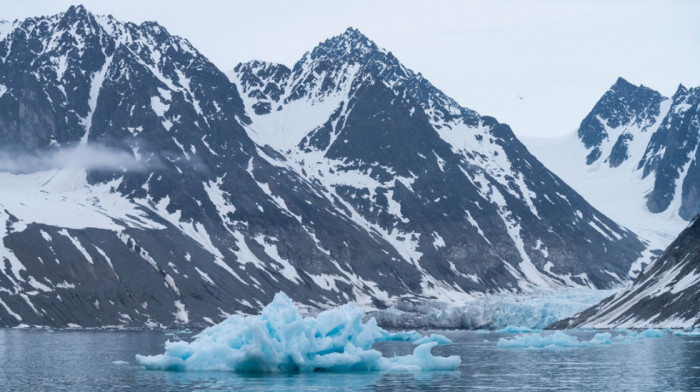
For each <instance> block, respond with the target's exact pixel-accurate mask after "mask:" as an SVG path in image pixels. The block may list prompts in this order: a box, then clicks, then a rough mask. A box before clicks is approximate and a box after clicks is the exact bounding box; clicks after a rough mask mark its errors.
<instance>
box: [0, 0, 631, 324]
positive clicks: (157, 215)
mask: <svg viewBox="0 0 700 392" xmlns="http://www.w3.org/2000/svg"><path fill="white" fill-rule="evenodd" d="M1 26H2V27H0V31H1V32H2V33H1V34H0V149H1V150H2V154H0V158H1V159H0V169H1V170H0V181H1V182H2V184H3V187H2V189H0V221H2V222H4V225H3V227H4V228H5V229H4V232H3V233H2V246H1V247H0V324H1V325H3V326H15V325H19V324H25V325H50V326H59V327H64V326H82V327H94V326H192V327H201V326H204V325H208V324H211V323H214V322H217V321H219V320H221V319H222V318H224V317H226V316H227V315H229V314H232V313H251V312H255V311H257V310H258V309H260V308H261V307H262V304H264V303H268V302H269V301H270V300H271V299H272V297H273V296H274V294H275V293H276V292H278V291H285V292H287V293H289V294H290V295H291V297H292V298H293V299H294V300H295V301H298V302H299V303H301V304H303V305H305V306H310V307H316V308H318V307H321V308H325V307H329V306H333V305H336V304H340V303H345V302H347V301H357V302H360V303H361V304H363V305H365V306H368V307H372V308H383V307H386V306H388V305H390V304H391V303H392V302H393V301H395V300H396V299H397V298H416V299H429V298H430V299H443V300H457V299H459V300H468V299H469V298H472V296H473V295H481V294H483V293H495V292H512V293H518V292H523V291H528V290H531V289H533V288H540V287H553V288H563V287H572V286H584V287H592V288H608V287H612V286H615V285H618V284H620V283H621V282H625V281H627V280H628V279H629V278H628V272H629V269H630V265H632V264H633V263H634V262H635V261H636V260H638V259H639V258H640V257H641V253H642V251H643V249H644V245H643V244H642V243H641V242H640V241H639V240H638V239H637V237H636V235H635V234H633V233H632V232H630V231H628V230H626V229H624V228H621V227H620V226H618V225H617V224H615V223H614V222H613V221H611V220H610V219H608V218H607V217H606V216H604V215H603V214H601V213H599V212H598V211H597V210H595V209H594V208H593V207H591V206H590V205H589V204H588V203H586V201H585V200H583V198H581V197H580V196H579V195H578V194H577V193H576V192H574V191H573V190H572V189H571V188H569V187H568V186H567V185H566V184H565V183H563V182H562V181H561V180H559V179H558V178H557V177H556V176H555V175H553V174H552V173H551V172H549V171H548V170H547V169H546V168H545V167H544V166H542V165H541V164H540V163H539V162H538V161H537V160H536V159H535V158H534V157H532V156H531V155H530V154H529V153H528V152H527V150H526V149H525V148H524V146H523V145H522V144H521V143H520V142H519V141H518V140H517V138H515V136H514V135H513V133H512V131H511V130H510V128H509V127H508V126H507V125H504V124H500V123H498V122H497V121H496V120H495V119H493V118H490V117H485V116H480V115H478V114H477V113H475V112H473V111H471V110H468V109H465V108H462V107H460V106H459V105H458V104H457V103H456V102H454V101H453V100H452V99H450V98H449V97H447V96H445V95H444V94H443V93H442V92H441V91H440V90H438V89H437V88H435V87H434V86H432V85H431V84H430V83H429V82H428V81H427V80H425V79H424V78H423V77H422V76H421V75H420V74H415V73H413V72H412V71H410V70H407V69H406V68H405V67H403V66H402V65H401V64H400V63H399V62H398V60H396V59H395V58H394V57H393V55H391V54H390V53H388V52H386V51H384V50H381V49H379V48H377V47H376V45H375V44H374V43H372V42H371V41H369V40H368V39H367V38H366V37H364V36H363V35H362V34H360V33H359V32H358V31H357V30H352V29H350V30H348V31H347V32H346V33H344V34H342V35H340V36H338V37H334V38H332V39H330V40H328V41H326V42H324V43H322V44H321V45H319V46H318V47H317V48H315V49H314V50H313V51H312V52H310V53H307V54H306V55H305V56H304V57H303V58H302V60H300V62H298V63H297V64H296V65H295V66H294V67H293V68H292V69H289V68H286V67H284V66H281V65H274V64H266V63H261V62H251V63H247V64H243V65H240V66H238V67H237V68H236V69H238V70H239V72H237V73H236V75H235V77H234V79H235V83H232V82H230V81H229V79H228V78H227V77H226V75H224V74H223V73H222V72H221V71H220V70H218V69H217V68H216V67H215V66H214V65H213V64H212V63H211V62H209V61H208V60H207V59H206V58H205V57H204V56H203V55H202V54H200V53H199V52H198V51H197V50H196V49H195V48H194V47H192V45H191V44H190V43H189V42H188V41H187V40H185V39H183V38H180V37H176V36H173V35H171V34H169V33H168V32H167V30H166V29H165V28H163V27H162V26H160V25H158V24H157V23H154V22H144V23H142V24H140V25H136V24H133V23H123V22H120V21H117V20H115V19H114V18H112V17H111V16H96V15H93V14H91V13H90V12H88V11H87V10H86V9H85V8H84V7H82V6H77V7H71V8H69V9H68V10H67V11H66V12H64V13H61V14H58V15H54V16H49V17H39V18H28V19H26V20H23V21H15V22H10V23H5V24H2V25H1ZM239 88H240V90H239ZM239 91H242V92H243V95H241V93H240V92H239Z"/></svg>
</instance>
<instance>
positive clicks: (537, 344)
mask: <svg viewBox="0 0 700 392" xmlns="http://www.w3.org/2000/svg"><path fill="white" fill-rule="evenodd" d="M586 345H587V342H585V341H584V342H582V341H579V340H578V339H577V338H576V337H575V336H571V335H567V334H565V333H564V332H561V331H556V332H554V333H553V334H549V335H520V336H516V337H515V338H513V339H505V338H500V339H498V343H497V346H498V347H501V348H545V347H584V346H586Z"/></svg>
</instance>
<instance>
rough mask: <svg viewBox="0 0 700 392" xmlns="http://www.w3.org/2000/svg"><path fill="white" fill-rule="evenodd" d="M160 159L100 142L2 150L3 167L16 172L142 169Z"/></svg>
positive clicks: (131, 170) (150, 166) (0, 158)
mask: <svg viewBox="0 0 700 392" xmlns="http://www.w3.org/2000/svg"><path fill="white" fill-rule="evenodd" d="M160 165H161V163H160V161H159V160H151V161H144V160H140V159H138V158H137V157H135V156H134V155H133V154H131V153H130V152H128V151H124V150H117V149H114V148H109V147H106V146H103V145H100V144H88V145H80V146H77V147H69V148H62V149H60V150H45V151H39V152H35V153H25V152H15V151H12V150H10V149H5V150H0V171H4V172H10V173H15V174H25V173H33V172H38V171H45V170H52V169H82V170H87V171H129V172H142V171H146V170H149V169H154V168H157V167H159V166H160Z"/></svg>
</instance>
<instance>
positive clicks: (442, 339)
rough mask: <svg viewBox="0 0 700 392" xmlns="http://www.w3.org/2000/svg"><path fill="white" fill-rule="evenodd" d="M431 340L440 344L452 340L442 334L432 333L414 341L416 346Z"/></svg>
mask: <svg viewBox="0 0 700 392" xmlns="http://www.w3.org/2000/svg"><path fill="white" fill-rule="evenodd" d="M430 342H435V343H437V344H438V345H439V346H443V345H448V344H451V343H452V341H451V340H450V339H448V338H446V337H444V336H442V335H436V334H430V336H423V337H420V338H418V339H416V340H414V341H413V344H415V345H416V346H418V345H421V344H426V343H430Z"/></svg>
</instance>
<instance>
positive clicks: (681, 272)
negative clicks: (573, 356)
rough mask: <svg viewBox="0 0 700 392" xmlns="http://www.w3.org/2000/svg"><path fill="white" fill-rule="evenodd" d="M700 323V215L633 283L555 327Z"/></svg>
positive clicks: (649, 326)
mask: <svg viewBox="0 0 700 392" xmlns="http://www.w3.org/2000/svg"><path fill="white" fill-rule="evenodd" d="M698 326H700V219H699V218H698V217H696V218H695V219H694V220H693V221H692V222H691V223H690V225H689V226H688V227H687V228H686V229H685V230H684V231H683V232H682V233H681V234H680V235H679V236H678V238H677V239H676V240H675V241H673V243H672V244H671V245H670V246H669V247H668V248H667V249H666V250H665V251H664V253H663V254H662V255H661V257H659V258H658V259H657V260H656V261H654V263H653V264H652V265H651V266H650V267H649V268H647V269H646V270H644V272H643V273H642V274H640V275H639V277H638V278H637V279H636V280H635V281H634V284H632V286H631V287H629V288H627V289H625V290H622V291H620V292H618V293H617V294H615V295H613V296H611V297H609V298H606V299H605V300H603V301H602V302H601V303H599V304H597V305H595V306H593V307H591V308H589V309H587V310H585V311H583V312H581V313H580V314H577V315H576V316H574V317H572V318H570V319H567V320H562V321H560V322H557V323H555V324H553V325H552V326H551V328H571V327H596V328H692V327H698Z"/></svg>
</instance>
